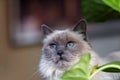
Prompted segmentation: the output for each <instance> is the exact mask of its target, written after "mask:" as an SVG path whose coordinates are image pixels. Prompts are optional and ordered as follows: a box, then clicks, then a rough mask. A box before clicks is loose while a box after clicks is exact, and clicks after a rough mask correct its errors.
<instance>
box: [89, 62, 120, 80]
mask: <svg viewBox="0 0 120 80" xmlns="http://www.w3.org/2000/svg"><path fill="white" fill-rule="evenodd" d="M107 68H117V69H120V66H118V65H113V64H111V65H105V66H102V67H100V68H99V69H97V70H96V71H95V72H94V73H93V74H92V75H91V76H90V79H92V78H93V77H94V76H95V75H96V74H97V73H98V72H100V71H102V70H104V69H107Z"/></svg>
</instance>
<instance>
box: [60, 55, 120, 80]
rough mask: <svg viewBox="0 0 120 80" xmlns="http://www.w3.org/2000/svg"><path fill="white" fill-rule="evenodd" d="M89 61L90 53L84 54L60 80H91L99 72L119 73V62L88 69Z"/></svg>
mask: <svg viewBox="0 0 120 80" xmlns="http://www.w3.org/2000/svg"><path fill="white" fill-rule="evenodd" d="M90 60H91V56H90V53H86V54H84V55H83V56H82V57H81V59H80V61H79V62H78V63H77V64H75V65H73V67H72V68H71V69H70V70H68V71H66V72H65V73H64V74H63V75H62V77H61V80H92V78H93V77H94V76H95V75H96V74H97V73H98V72H100V71H104V72H111V73H112V72H113V73H120V61H114V62H110V63H107V64H104V65H102V66H98V64H96V65H94V66H93V67H92V68H91V69H90V67H89V66H90Z"/></svg>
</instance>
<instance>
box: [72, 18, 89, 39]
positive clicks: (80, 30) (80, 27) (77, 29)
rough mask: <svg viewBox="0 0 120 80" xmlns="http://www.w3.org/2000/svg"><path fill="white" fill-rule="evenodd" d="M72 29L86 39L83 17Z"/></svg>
mask: <svg viewBox="0 0 120 80" xmlns="http://www.w3.org/2000/svg"><path fill="white" fill-rule="evenodd" d="M73 31H75V32H77V33H79V34H82V35H83V37H84V40H86V41H87V34H86V21H85V20H84V19H81V20H80V21H79V22H78V23H77V25H76V26H75V27H74V29H73Z"/></svg>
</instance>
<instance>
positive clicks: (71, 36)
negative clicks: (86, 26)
mask: <svg viewBox="0 0 120 80" xmlns="http://www.w3.org/2000/svg"><path fill="white" fill-rule="evenodd" d="M80 39H81V40H82V39H83V38H82V35H80V34H77V33H75V32H73V31H70V30H55V31H54V32H53V33H51V34H50V35H48V36H46V38H45V39H44V43H50V42H60V43H66V42H67V41H74V40H76V41H78V40H80Z"/></svg>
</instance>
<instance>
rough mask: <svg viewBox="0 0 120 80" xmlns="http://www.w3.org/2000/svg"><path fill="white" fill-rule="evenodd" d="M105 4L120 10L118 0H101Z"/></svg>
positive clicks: (119, 1)
mask: <svg viewBox="0 0 120 80" xmlns="http://www.w3.org/2000/svg"><path fill="white" fill-rule="evenodd" d="M103 2H104V3H105V4H107V5H108V6H110V7H112V8H113V9H114V10H116V11H119V12H120V0H103Z"/></svg>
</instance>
